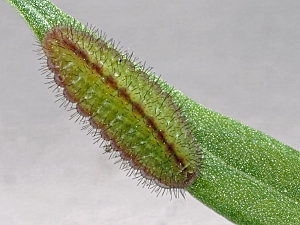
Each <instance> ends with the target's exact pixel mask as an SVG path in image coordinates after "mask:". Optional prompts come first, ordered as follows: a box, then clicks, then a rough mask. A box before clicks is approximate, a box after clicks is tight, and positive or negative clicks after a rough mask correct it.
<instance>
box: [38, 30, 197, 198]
mask: <svg viewBox="0 0 300 225" xmlns="http://www.w3.org/2000/svg"><path fill="white" fill-rule="evenodd" d="M41 50H42V53H43V57H42V58H43V59H45V64H44V67H43V68H42V70H43V72H44V73H46V74H47V78H48V79H50V80H51V81H50V83H53V85H52V86H51V87H54V90H57V91H58V92H59V94H58V96H60V100H62V105H63V106H64V107H65V108H69V109H75V113H74V114H73V115H72V116H71V118H73V117H77V119H76V120H77V121H78V120H79V121H81V122H83V123H84V124H85V125H84V126H83V129H87V130H88V132H89V133H91V134H92V135H93V136H94V137H96V140H97V141H99V140H102V146H104V147H105V152H108V153H111V157H112V158H117V159H118V162H121V168H122V169H125V170H127V171H128V173H127V175H129V176H131V175H133V176H134V177H135V178H137V179H138V180H139V184H142V185H143V186H147V187H148V188H150V189H152V191H154V192H156V193H157V195H158V194H164V193H166V192H170V193H171V194H174V195H175V197H178V196H179V194H181V195H183V196H184V188H186V187H188V186H189V185H191V184H192V183H193V182H194V181H195V179H196V178H197V177H198V176H199V171H200V167H201V149H200V147H199V145H198V144H197V142H196V140H195V137H194V136H193V134H192V131H191V129H190V128H189V127H188V125H187V123H186V122H185V120H184V118H183V117H182V115H181V113H180V111H181V110H180V107H178V106H177V105H175V104H174V102H173V100H172V91H171V92H168V93H167V92H165V91H163V90H162V88H161V87H160V85H159V79H160V78H158V77H156V76H154V73H152V72H151V68H147V69H146V68H145V67H144V66H143V65H141V64H140V63H136V60H135V59H133V55H132V54H129V53H122V52H121V51H120V49H118V46H116V45H115V44H114V42H113V41H111V40H109V41H107V40H106V36H105V35H102V34H99V33H98V32H97V31H95V30H91V29H88V27H85V29H79V28H78V27H76V26H72V25H57V26H55V27H53V28H52V29H50V30H49V31H48V32H47V33H46V34H45V36H44V38H43V40H42V43H41Z"/></svg>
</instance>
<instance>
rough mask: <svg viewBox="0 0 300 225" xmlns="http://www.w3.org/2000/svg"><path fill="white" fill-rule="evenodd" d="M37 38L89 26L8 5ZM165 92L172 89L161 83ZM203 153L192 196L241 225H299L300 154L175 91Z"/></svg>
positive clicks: (35, 3) (22, 2)
mask: <svg viewBox="0 0 300 225" xmlns="http://www.w3.org/2000/svg"><path fill="white" fill-rule="evenodd" d="M6 1H7V2H8V3H10V4H11V5H12V6H14V7H15V8H16V9H17V10H18V11H19V13H20V14H21V15H22V16H23V17H24V19H25V20H26V21H27V23H28V25H29V26H30V28H31V29H32V30H33V32H34V33H35V35H36V36H37V38H38V39H39V40H40V41H41V40H42V39H43V37H44V34H45V33H46V32H47V31H48V30H49V29H50V28H51V27H53V26H54V25H56V24H58V23H61V24H63V23H65V24H70V23H75V24H77V25H79V26H81V27H82V28H84V26H83V25H81V24H80V22H78V21H77V20H75V19H74V18H72V17H71V16H69V15H67V14H65V13H64V12H62V11H61V10H60V9H58V8H57V7H55V6H54V5H53V4H52V3H51V2H49V1H42V0H27V1H26V0H11V1H9V0H6ZM161 86H162V88H163V89H164V91H166V92H168V91H170V90H171V89H172V88H171V87H170V86H169V85H167V84H166V83H164V82H161ZM175 94H176V95H175V96H174V99H175V102H176V104H178V105H180V106H181V107H182V113H183V115H184V117H185V118H186V120H187V122H188V124H189V125H190V126H191V127H193V128H194V129H193V130H194V134H195V137H196V139H197V141H198V143H199V145H200V146H201V148H202V150H203V163H202V168H201V174H200V176H199V178H198V179H197V180H196V182H194V183H193V184H192V185H191V186H190V187H189V188H187V191H188V192H189V193H190V194H191V195H193V196H194V197H195V198H197V199H199V200H200V201H201V202H203V203H204V204H206V205H207V206H209V207H210V208H212V209H214V210H215V211H216V212H218V213H219V214H221V215H223V216H224V217H226V218H228V219H229V220H231V221H233V222H235V223H237V224H276V225H279V224H289V225H293V224H299V223H300V222H299V221H300V188H299V187H300V153H299V152H298V151H296V150H294V149H292V148H290V147H289V146H286V145H284V144H283V143H281V142H279V141H277V140H275V139H273V138H272V137H269V136H268V135H265V134H263V133H261V132H260V131H257V130H255V129H253V128H250V127H248V126H246V125H243V124H241V123H239V122H237V121H235V120H233V119H230V118H228V117H226V116H223V115H221V114H219V113H217V112H214V111H212V110H210V109H207V108H205V107H203V106H202V105H199V104H198V103H196V102H194V101H192V100H191V99H189V98H188V97H186V96H184V95H183V94H182V93H181V92H179V91H175Z"/></svg>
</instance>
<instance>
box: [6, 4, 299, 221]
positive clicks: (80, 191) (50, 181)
mask: <svg viewBox="0 0 300 225" xmlns="http://www.w3.org/2000/svg"><path fill="white" fill-rule="evenodd" d="M53 2H54V3H55V4H57V5H58V6H59V7H60V8H61V9H63V10H64V11H65V12H67V13H69V14H71V15H72V16H74V17H75V18H77V19H79V20H80V21H82V22H83V23H86V22H89V23H92V24H93V25H95V26H96V27H98V28H100V29H102V30H104V31H105V32H106V33H107V34H108V37H113V38H114V39H115V40H116V41H121V44H122V45H123V46H124V50H125V49H129V50H130V51H134V52H135V55H136V56H138V57H140V58H141V59H142V60H146V61H147V65H151V66H154V67H155V71H156V73H157V74H162V78H163V79H164V80H166V81H167V82H168V83H169V84H171V85H173V86H175V87H176V88H177V89H179V90H181V91H182V92H183V93H185V94H186V95H188V96H189V97H191V98H192V99H194V100H195V101H197V102H199V103H201V104H203V105H205V106H207V107H209V108H211V109H213V110H215V111H218V112H220V113H222V114H225V115H227V116H229V117H232V118H235V119H237V120H239V121H241V122H243V123H245V124H247V125H250V126H252V127H254V128H256V129H258V130H261V131H263V132H265V133H267V134H269V135H271V136H273V137H275V138H277V139H279V140H280V141H282V142H284V143H286V144H287V145H290V146H291V147H294V148H296V149H300V139H299V134H300V128H299V123H300V121H299V115H300V107H299V101H300V100H299V83H300V78H299V75H298V72H299V71H300V64H299V58H300V26H299V25H300V13H299V10H300V1H299V0H287V1H275V0H273V1H269V0H265V1H261V0H260V1H258V0H252V1H240V0H236V1H234V0H229V1H223V0H209V1H208V0H197V1H174V0H172V1H169V0H168V1H158V0H152V1H137V0H135V1H124V0H123V1H122V0H119V1H117V0H115V1H101V2H100V1H96V0H94V1H93V0H85V1H66V0H55V1H53ZM0 15H1V24H0V26H1V33H0V49H1V52H0V70H1V71H0V74H1V75H0V90H1V93H0V107H1V108H0V224H6V225H8V224H14V225H16V224H40V225H42V224H47V225H48V224H72V225H74V224H105V225H106V224H114V225H117V224H132V225H135V224H136V225H137V224H141V223H142V224H156V225H166V224H172V225H175V224H210V225H213V224H218V225H220V224H221V225H227V224H232V223H231V222H229V221H227V220H226V219H224V218H223V217H221V216H219V215H218V214H216V213H215V212H213V211H212V210H210V209H208V208H207V207H206V206H204V205H202V204H201V203H199V202H198V201H197V200H195V199H193V198H192V197H191V196H189V195H188V196H187V199H186V201H184V200H182V199H179V200H173V201H170V200H169V197H157V198H156V197H155V195H154V194H151V193H150V192H149V190H147V189H146V188H144V189H143V188H141V187H139V186H138V187H136V181H132V179H131V178H128V177H126V176H125V173H124V172H123V171H121V170H119V169H118V166H116V165H113V161H111V160H107V158H108V156H107V155H102V152H103V150H102V149H99V148H98V146H96V145H93V144H92V138H91V137H85V136H86V135H85V133H84V132H82V131H80V128H81V126H80V125H78V124H74V123H73V122H72V121H68V115H69V113H68V112H66V111H64V110H63V109H62V108H59V107H58V104H54V103H53V102H54V101H55V97H54V95H53V94H52V93H51V91H49V90H47V85H43V83H44V82H45V79H44V77H43V76H41V75H40V72H39V71H38V69H39V68H40V66H39V62H38V61H37V58H38V57H37V55H36V53H34V52H33V51H32V50H34V49H36V47H35V46H33V45H32V43H34V42H35V38H34V37H33V35H32V33H31V32H30V30H29V29H28V27H27V25H26V24H25V23H24V22H23V20H22V19H21V18H20V17H19V16H18V14H17V13H16V12H15V11H14V10H13V9H12V8H11V7H10V6H9V5H8V4H7V3H5V2H4V1H0Z"/></svg>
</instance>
